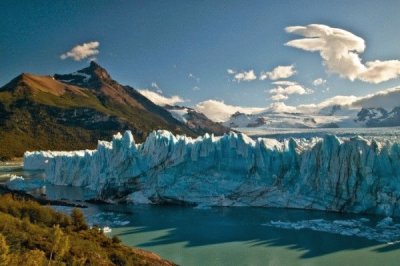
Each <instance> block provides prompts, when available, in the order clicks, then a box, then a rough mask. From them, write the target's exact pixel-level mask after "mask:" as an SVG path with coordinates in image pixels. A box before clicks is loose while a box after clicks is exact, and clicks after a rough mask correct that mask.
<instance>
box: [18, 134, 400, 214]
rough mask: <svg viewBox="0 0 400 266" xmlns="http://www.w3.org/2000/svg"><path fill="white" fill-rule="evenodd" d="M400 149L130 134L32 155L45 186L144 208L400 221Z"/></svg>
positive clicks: (328, 140) (357, 142)
mask: <svg viewBox="0 0 400 266" xmlns="http://www.w3.org/2000/svg"><path fill="white" fill-rule="evenodd" d="M399 145H400V143H397V142H396V141H376V140H366V139H363V138H361V137H354V138H351V139H339V138H337V137H335V136H332V135H327V136H325V137H324V138H319V139H317V138H314V139H311V140H305V139H293V138H291V139H288V140H285V141H282V142H279V141H277V140H274V139H266V138H259V139H257V140H252V139H250V138H249V137H247V136H246V135H244V134H236V133H230V134H228V135H224V136H222V137H214V136H212V135H211V136H210V135H208V134H206V135H204V136H203V137H199V138H196V139H192V138H189V137H185V136H174V135H173V134H172V133H170V132H168V131H161V130H160V131H157V132H153V133H151V134H150V135H149V137H148V138H147V139H146V141H145V142H144V143H142V144H135V142H134V139H133V137H132V134H131V133H130V132H129V131H127V132H125V134H124V135H123V136H122V135H121V134H117V135H115V136H114V137H113V140H112V141H111V142H105V141H100V142H99V144H98V147H97V149H96V150H86V151H76V152H26V153H25V155H24V166H25V167H26V168H29V169H44V170H45V172H46V176H47V177H46V178H47V181H48V182H50V183H53V184H57V185H72V186H84V187H89V188H91V189H93V190H96V191H97V193H98V196H99V197H101V198H104V199H110V198H111V199H121V198H125V199H128V200H130V201H133V202H136V203H165V202H172V203H188V204H192V203H193V204H204V205H218V206H265V207H291V208H306V209H319V210H332V211H341V212H357V213H359V212H362V213H374V214H383V215H393V216H400V207H399V203H400V201H399V198H400V146H399Z"/></svg>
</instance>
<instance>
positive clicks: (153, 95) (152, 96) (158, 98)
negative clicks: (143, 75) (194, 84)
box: [139, 89, 186, 106]
mask: <svg viewBox="0 0 400 266" xmlns="http://www.w3.org/2000/svg"><path fill="white" fill-rule="evenodd" d="M139 92H140V93H141V94H142V95H143V96H144V97H146V98H148V99H149V100H150V101H152V102H153V103H155V104H157V105H160V106H165V105H175V104H177V103H183V102H186V100H184V99H183V98H181V97H180V96H177V95H175V96H171V97H166V96H163V95H161V94H159V93H157V92H154V91H151V90H148V89H143V90H139Z"/></svg>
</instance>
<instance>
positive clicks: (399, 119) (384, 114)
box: [356, 106, 400, 127]
mask: <svg viewBox="0 0 400 266" xmlns="http://www.w3.org/2000/svg"><path fill="white" fill-rule="evenodd" d="M356 121H358V122H365V125H366V126H367V127H396V126H400V106H398V107H395V108H393V109H392V111H390V112H389V111H387V110H386V109H384V108H382V107H379V108H362V109H361V111H360V112H359V113H358V114H357V119H356Z"/></svg>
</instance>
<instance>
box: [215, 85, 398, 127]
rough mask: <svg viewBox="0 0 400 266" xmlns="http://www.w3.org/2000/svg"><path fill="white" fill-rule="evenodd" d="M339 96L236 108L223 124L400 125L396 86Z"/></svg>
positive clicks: (303, 125) (260, 125)
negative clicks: (347, 97)
mask: <svg viewBox="0 0 400 266" xmlns="http://www.w3.org/2000/svg"><path fill="white" fill-rule="evenodd" d="M340 97H342V96H337V97H335V98H336V100H329V99H328V100H327V101H325V102H323V103H321V104H315V105H302V106H298V107H287V106H285V108H283V109H282V108H281V106H280V105H275V106H274V105H272V106H270V107H268V108H266V109H265V110H264V111H261V112H257V113H252V114H244V113H240V112H236V113H234V114H232V115H231V117H230V118H229V119H228V120H227V121H225V122H224V123H223V124H224V125H225V126H229V127H233V128H246V127H269V128H324V127H325V128H326V127H383V126H384V127H393V126H400V116H399V110H400V88H391V89H387V90H384V91H381V92H378V93H375V94H370V95H367V96H365V97H355V96H353V99H352V101H350V102H344V103H340ZM277 107H278V108H277Z"/></svg>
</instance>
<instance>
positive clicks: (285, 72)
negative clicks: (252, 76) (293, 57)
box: [260, 65, 296, 80]
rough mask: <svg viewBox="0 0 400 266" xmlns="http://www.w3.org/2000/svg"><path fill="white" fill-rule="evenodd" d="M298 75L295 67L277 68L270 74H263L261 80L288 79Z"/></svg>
mask: <svg viewBox="0 0 400 266" xmlns="http://www.w3.org/2000/svg"><path fill="white" fill-rule="evenodd" d="M294 74H296V70H295V69H294V66H293V65H290V66H277V67H275V68H274V69H272V71H270V72H261V74H260V80H266V79H270V80H277V79H286V78H290V77H291V76H293V75H294Z"/></svg>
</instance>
